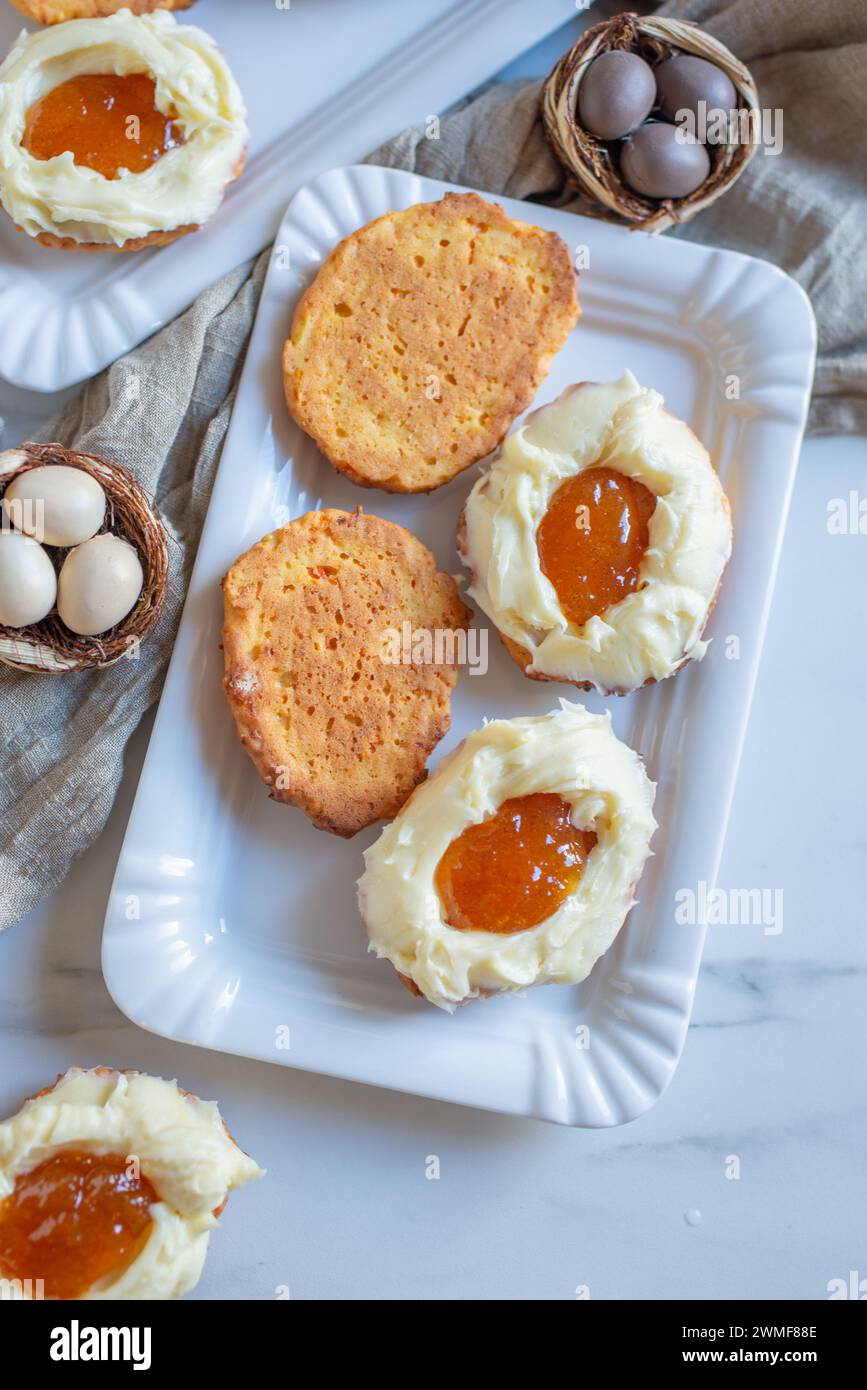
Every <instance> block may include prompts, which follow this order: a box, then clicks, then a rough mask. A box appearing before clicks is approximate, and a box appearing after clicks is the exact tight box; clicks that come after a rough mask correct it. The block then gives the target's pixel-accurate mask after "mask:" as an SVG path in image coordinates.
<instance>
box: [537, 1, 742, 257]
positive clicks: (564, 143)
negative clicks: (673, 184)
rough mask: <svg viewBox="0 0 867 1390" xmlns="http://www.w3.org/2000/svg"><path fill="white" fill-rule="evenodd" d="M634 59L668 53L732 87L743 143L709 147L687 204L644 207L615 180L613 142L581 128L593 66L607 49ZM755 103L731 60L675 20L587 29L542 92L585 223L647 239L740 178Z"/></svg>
mask: <svg viewBox="0 0 867 1390" xmlns="http://www.w3.org/2000/svg"><path fill="white" fill-rule="evenodd" d="M616 48H620V49H626V50H628V51H629V52H632V53H637V54H638V55H639V56H640V57H641V58H644V60H645V61H646V62H648V63H650V65H651V67H655V66H656V65H657V64H658V63H660V62H661V61H662V60H663V59H664V58H669V57H671V55H672V54H674V53H690V54H693V55H694V56H695V57H696V58H706V59H707V61H708V62H710V63H714V64H715V65H716V66H717V67H718V68H721V69H722V71H723V72H724V73H725V74H726V75H727V76H728V77H729V78H730V79H731V81H732V83H733V84H734V88H735V91H736V92H737V98H738V110H739V112H744V113H745V114H744V116H741V117H739V125H740V126H743V128H744V133H745V134H746V136H747V138H746V139H744V140H738V141H736V142H733V143H731V144H718V145H709V146H708V154H709V155H710V160H711V170H710V174H709V175H708V177H707V178H706V179H705V181H704V183H703V184H702V185H701V187H700V188H697V189H696V190H695V192H694V193H690V194H689V195H688V197H686V198H665V199H650V198H643V197H642V196H641V194H639V193H634V192H633V191H632V189H631V188H627V186H626V184H625V183H623V181H622V179H621V178H620V171H619V167H618V150H617V147H618V145H619V143H620V142H619V141H603V140H599V139H598V138H597V137H596V136H595V135H592V134H591V133H590V131H588V130H585V129H584V128H583V126H581V124H580V122H579V119H578V93H579V90H580V87H581V82H582V80H583V78H584V75H585V73H586V72H587V69H588V67H589V65H590V62H591V61H592V59H594V58H597V57H598V56H599V54H600V53H607V52H609V51H610V50H611V49H616ZM758 109H759V101H758V93H757V92H756V84H755V82H754V81H753V79H752V77H751V76H750V73H749V70H748V69H747V68H746V67H744V65H743V63H741V62H740V61H739V60H738V59H737V58H736V57H735V56H734V54H733V53H730V52H729V50H728V49H727V48H726V47H725V45H724V44H721V43H719V42H718V41H717V40H716V39H712V38H711V37H710V36H709V35H708V34H706V33H704V32H703V30H701V29H699V28H698V26H697V25H695V24H690V23H687V21H685V20H681V19H654V18H653V17H648V18H644V17H642V16H639V15H635V14H619V15H615V17H614V18H613V19H609V20H606V21H605V22H604V23H602V24H597V25H595V26H594V27H593V28H592V29H588V30H587V31H586V32H585V33H583V34H582V35H581V36H580V38H579V39H578V41H577V43H575V44H574V45H573V47H572V48H570V50H569V52H568V53H567V54H565V56H564V57H563V58H561V59H560V62H559V63H558V64H557V66H556V67H555V68H554V71H553V72H552V73H551V76H550V77H549V78H548V80H547V82H546V83H545V86H544V88H543V90H542V120H543V122H544V126H545V133H546V135H547V136H548V140H549V141H550V143H551V145H552V147H553V149H554V153H555V154H556V156H557V158H558V159H559V160H560V163H561V164H563V165H564V167H565V169H566V173H567V176H568V178H569V182H570V183H571V184H572V185H573V187H575V188H576V189H577V190H578V192H579V193H581V194H583V195H584V197H585V198H587V199H589V201H590V204H591V206H590V207H589V208H588V209H587V211H588V213H589V215H590V216H591V217H593V216H595V217H603V218H606V219H607V220H608V221H612V222H628V223H629V224H630V225H631V226H632V227H633V228H639V227H640V228H641V229H642V230H643V231H646V232H664V231H665V230H666V229H667V228H668V227H671V226H672V225H673V224H674V223H676V222H687V221H689V219H690V218H691V217H695V214H696V213H697V212H701V210H702V208H706V207H708V206H709V205H710V204H711V203H713V202H715V201H716V199H717V198H719V197H720V196H721V195H722V194H723V193H725V191H726V189H727V188H729V187H730V186H731V185H732V184H733V183H734V181H735V179H737V178H739V177H740V175H741V174H742V173H743V171H744V169H745V168H746V166H747V164H748V162H749V160H750V159H751V158H752V156H753V155H754V154H755V151H756V145H757V143H758V142H757V140H756V125H757V119H758V118H757V117H756V118H752V117H751V116H750V115H749V113H750V112H752V111H755V112H757V113H758Z"/></svg>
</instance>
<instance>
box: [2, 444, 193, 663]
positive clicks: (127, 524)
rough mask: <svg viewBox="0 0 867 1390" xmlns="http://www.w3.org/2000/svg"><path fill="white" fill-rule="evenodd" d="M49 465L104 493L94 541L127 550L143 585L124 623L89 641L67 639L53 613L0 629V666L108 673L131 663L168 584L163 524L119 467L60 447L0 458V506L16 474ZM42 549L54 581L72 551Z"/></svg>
mask: <svg viewBox="0 0 867 1390" xmlns="http://www.w3.org/2000/svg"><path fill="white" fill-rule="evenodd" d="M55 464H61V465H64V466H65V467H67V468H78V469H81V470H82V471H83V472H85V473H88V474H89V475H90V476H91V477H92V478H94V479H95V480H96V482H98V483H99V485H100V487H101V488H102V490H103V492H104V493H105V515H104V517H103V521H102V525H101V526H100V527H99V530H98V531H97V532H96V534H97V535H103V534H105V533H110V534H112V535H115V536H118V537H119V538H120V539H122V540H125V541H127V542H128V543H129V544H130V545H131V546H132V547H133V548H134V550H135V551H136V554H137V555H138V558H139V561H140V563H141V567H142V574H143V585H142V590H141V593H140V594H139V596H138V598H137V600H136V602H135V604H134V605H133V607H132V608H131V609H130V611H129V612H128V613H127V615H126V617H125V618H122V619H121V621H120V622H118V623H116V624H115V626H114V627H112V628H109V629H108V630H107V631H105V632H101V633H99V634H98V635H97V636H95V637H82V636H79V635H77V634H76V633H74V632H72V631H71V630H70V629H69V628H68V627H67V626H66V625H65V624H64V623H63V622H62V621H61V618H60V616H59V614H58V612H57V608H56V607H54V608H52V610H51V612H50V613H49V614H48V615H47V616H46V617H45V618H43V619H42V620H41V621H40V622H37V623H31V624H29V625H28V626H26V627H9V626H8V625H6V624H3V623H0V661H2V662H3V663H5V664H6V665H7V666H15V667H18V668H19V669H20V670H25V671H44V672H47V673H49V674H61V673H64V672H68V671H85V670H90V669H94V668H97V667H103V666H111V665H113V664H114V662H116V661H120V660H121V659H122V658H123V657H127V658H130V657H132V656H133V655H134V654H135V653H136V652H137V650H138V644H139V642H140V641H141V640H142V638H143V637H145V636H146V635H147V633H148V632H150V630H151V628H152V627H153V626H154V624H155V622H156V621H157V618H158V617H159V614H160V609H161V607H162V603H163V599H164V597H165V592H166V584H167V580H168V547H167V544H166V536H165V532H164V530H163V526H162V522H161V521H160V519H159V517H158V516H157V514H156V512H155V511H154V509H153V507H152V506H151V503H150V500H149V498H148V495H147V493H146V492H145V491H144V489H143V488H142V487H141V485H140V484H139V483H138V482H136V480H135V478H134V477H133V476H132V474H131V473H130V472H129V471H128V470H127V469H126V468H124V467H123V466H122V465H121V464H119V463H114V462H112V461H111V460H109V459H105V458H100V457H99V456H98V455H96V454H82V453H76V452H75V451H74V450H71V449H64V448H63V447H62V445H60V444H34V443H25V444H19V445H17V446H16V447H15V448H14V449H7V450H5V451H4V452H2V453H0V499H2V497H3V496H4V495H5V493H6V491H7V489H8V488H9V486H10V484H11V483H12V482H13V481H14V480H15V479H16V478H18V477H20V476H21V475H22V474H23V473H26V472H28V471H29V470H30V469H33V468H42V467H45V466H51V465H55ZM4 524H5V518H4ZM43 548H44V550H45V552H46V554H47V555H48V557H49V559H50V560H51V563H52V564H53V566H54V569H55V572H56V573H57V574H59V573H60V570H61V568H62V566H63V562H64V560H65V559H66V557H67V555H68V554H69V553H70V551H71V550H72V549H73V548H74V547H70V546H66V547H63V546H59V545H48V544H45V545H44V547H43Z"/></svg>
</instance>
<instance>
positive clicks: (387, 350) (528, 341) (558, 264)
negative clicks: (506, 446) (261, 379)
mask: <svg viewBox="0 0 867 1390" xmlns="http://www.w3.org/2000/svg"><path fill="white" fill-rule="evenodd" d="M577 319H578V291H577V281H576V277H575V273H574V271H573V268H572V263H571V259H570V255H569V250H568V248H567V246H566V245H565V243H564V242H563V241H562V240H561V239H560V237H558V236H556V235H555V234H554V233H553V232H546V231H543V230H542V229H541V228H540V227H533V226H530V225H529V224H528V223H526V222H516V221H514V220H513V219H512V218H510V217H507V216H506V214H505V212H504V211H503V209H502V208H501V207H499V206H498V205H497V204H495V203H487V202H485V201H484V199H482V198H480V197H478V196H477V194H475V193H447V194H446V196H445V197H444V198H443V199H442V201H441V202H438V203H420V204H417V205H416V206H414V207H410V208H407V209H406V210H405V211H403V212H390V213H387V214H386V215H385V216H384V217H380V218H377V219H376V221H374V222H370V223H368V224H367V226H365V227H361V228H360V229H359V230H358V231H357V232H354V233H353V234H352V235H351V236H349V237H347V238H346V240H345V241H342V242H341V243H340V245H339V246H337V247H336V248H335V250H334V251H333V252H332V253H331V255H330V256H329V257H328V259H327V260H326V261H325V263H324V265H323V266H322V268H321V270H320V271H319V274H318V275H317V276H316V279H315V280H314V281H313V284H312V285H311V286H310V287H309V289H308V290H307V291H306V293H305V294H304V296H303V297H302V299H301V301H300V303H299V304H298V307H297V309H296V311H295V316H294V319H293V321H292V333H291V337H290V338H289V339H288V341H287V342H286V345H285V348H284V350H283V380H284V387H285V392H286V401H287V404H288V406H289V411H290V414H291V415H292V417H293V418H294V419H295V420H296V421H297V423H298V424H299V425H300V426H301V428H302V429H303V430H305V431H306V432H307V434H309V435H311V436H312V438H313V439H314V440H315V442H316V444H317V445H318V446H319V449H320V450H321V451H322V453H323V454H324V455H325V457H326V458H327V459H328V460H329V462H330V463H332V464H333V465H334V467H335V468H337V469H338V470H339V471H340V472H341V473H345V474H346V475H347V476H348V477H350V478H352V479H353V481H354V482H356V483H361V484H363V485H364V486H366V487H379V488H384V489H385V490H386V491H388V492H429V491H430V490H431V489H432V488H436V487H439V486H441V484H443V483H447V482H448V481H449V479H451V478H453V477H455V475H456V474H457V473H460V472H461V470H462V469H464V468H468V467H469V466H470V464H472V463H476V462H477V461H478V460H479V459H481V458H484V457H485V456H486V455H487V454H489V453H490V452H491V450H492V449H494V448H496V446H497V445H498V444H499V443H500V441H501V440H502V438H503V436H504V435H505V433H506V431H507V430H508V428H509V426H510V425H511V424H512V421H513V420H514V419H515V417H516V416H517V415H519V414H520V413H521V411H522V410H524V409H525V408H526V407H527V406H528V405H529V404H530V402H531V401H532V399H533V396H534V395H535V393H536V390H537V388H538V386H539V384H540V382H541V381H542V380H543V378H544V377H545V376H546V375H547V373H548V369H549V367H550V364H551V359H552V357H553V356H554V354H555V353H556V352H557V351H558V350H559V349H560V348H561V347H562V346H563V343H564V342H565V341H566V338H567V336H568V334H569V332H570V331H571V329H572V328H573V326H574V324H575V323H576V321H577Z"/></svg>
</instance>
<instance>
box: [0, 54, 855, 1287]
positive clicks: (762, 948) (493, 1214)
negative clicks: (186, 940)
mask: <svg viewBox="0 0 867 1390" xmlns="http://www.w3.org/2000/svg"><path fill="white" fill-rule="evenodd" d="M564 46H565V44H563V43H561V44H560V48H559V49H557V50H555V51H560V50H561V49H562V47H564ZM542 57H543V58H544V59H545V60H547V52H545V51H543V54H542ZM535 61H539V59H538V58H537V59H536V60H535ZM520 70H529V71H532V70H534V69H533V66H532V61H531V63H530V65H529V66H526V65H525V66H524V68H522V69H520ZM538 70H540V71H541V70H544V65H540V66H539V68H538ZM47 405H48V403H47V402H45V401H44V400H42V399H37V398H34V397H30V398H26V397H25V396H24V395H23V394H22V393H15V394H13V393H10V391H9V388H3V387H2V386H0V412H2V413H3V414H5V415H6V417H7V422H8V433H7V439H9V438H11V437H12V433H13V431H14V432H15V433H16V435H17V437H21V436H23V435H24V434H26V432H27V428H28V427H32V424H33V423H35V421H36V420H38V419H39V418H41V417H42V416H43V415H44V413H45V411H46V409H47ZM864 443H865V441H864V440H863V439H823V440H809V441H807V443H806V444H805V445H804V449H803V454H802V459H801V465H800V471H799V475H798V480H797V483H796V489H795V495H794V501H793V505H792V513H791V519H790V522H789V528H788V533H787V537H786V543H785V549H784V553H783V559H782V565H781V570H780V576H779V582H778V586H777V592H776V596H775V600H774V605H773V609H772V613H771V618H770V624H769V628H768V637H767V642H766V647H765V652H764V657H763V661H762V666H761V671H760V674H759V680H758V686H757V690H756V696H755V702H754V705H753V712H752V717H751V720H750V726H749V731H748V735H747V740H746V745H745V748H744V754H743V762H742V765H741V771H740V776H739V781H738V788H737V793H736V796H735V800H734V804H733V807H732V815H731V824H730V829H729V835H728V840H727V845H726V850H725V855H724V859H723V863H722V868H721V872H720V879H719V883H720V886H721V887H723V888H763V889H769V890H772V891H773V890H776V889H780V890H782V893H783V900H782V901H783V929H782V931H780V932H779V933H777V934H767V933H766V932H765V931H763V929H762V928H761V927H748V926H725V927H721V926H718V927H714V926H711V927H710V928H709V932H708V940H707V947H706V952H705V960H704V964H703V967H702V972H701V977H700V981H699V986H698V993H697V999H696V1007H695V1013H694V1017H693V1023H692V1027H691V1029H690V1033H689V1038H688V1040H687V1044H686V1049H685V1053H684V1056H683V1060H682V1062H681V1065H680V1067H679V1069H678V1071H677V1074H676V1076H675V1078H674V1081H673V1083H672V1085H671V1087H670V1089H669V1091H668V1092H667V1093H666V1095H665V1096H664V1097H663V1098H662V1099H661V1101H660V1102H659V1103H658V1104H657V1105H656V1107H655V1108H654V1109H653V1110H651V1111H650V1112H649V1113H648V1114H647V1115H645V1116H644V1117H642V1118H641V1119H639V1120H637V1121H636V1122H635V1123H633V1124H631V1125H629V1126H626V1127H625V1128H621V1129H615V1130H609V1131H594V1132H582V1131H573V1130H566V1129H559V1128H557V1127H555V1126H552V1125H546V1124H544V1123H541V1122H536V1121H528V1120H515V1119H511V1118H506V1117H500V1116H496V1115H491V1114H482V1113H476V1112H474V1111H471V1110H466V1109H462V1108H459V1107H455V1106H448V1105H444V1104H440V1103H437V1102H431V1101H425V1100H420V1099H416V1098H413V1097H408V1096H403V1095H399V1094H393V1093H390V1092H385V1091H381V1090H377V1089H374V1088H371V1087H362V1086H356V1085H353V1084H351V1083H346V1082H341V1081H335V1080H331V1079H326V1078H322V1077H317V1076H314V1075H307V1074H303V1073H296V1072H292V1071H289V1070H285V1069H283V1068H279V1067H276V1066H268V1065H266V1064H263V1063H256V1062H247V1061H244V1060H241V1059H238V1058H232V1057H227V1056H221V1055H218V1054H214V1053H209V1052H206V1051H204V1050H201V1049H196V1048H190V1047H185V1046H182V1045H178V1044H172V1043H169V1042H166V1041H164V1040H162V1039H159V1038H156V1037H154V1036H151V1035H150V1034H147V1033H144V1032H142V1031H141V1030H139V1029H137V1028H136V1027H135V1026H134V1025H132V1024H131V1023H129V1022H127V1021H126V1020H125V1019H124V1017H123V1016H122V1015H121V1014H120V1013H119V1012H118V1010H117V1009H116V1007H115V1006H114V1004H113V1003H112V1001H111V999H110V998H109V995H108V993H107V991H106V989H105V986H104V984H103V981H102V977H101V974H100V968H99V947H100V936H101V931H102V919H103V914H104V908H105V902H106V898H107V895H108V891H109V886H110V883H111V878H112V874H113V870H114V865H115V861H116V858H117V854H118V851H119V848H120V844H121V840H122V837H123V832H124V827H125V824H126V819H127V816H128V813H129V808H130V804H131V800H132V796H133V792H134V789H135V784H136V778H137V775H138V771H139V769H140V766H141V760H142V757H143V754H144V750H145V747H146V744H147V737H148V733H149V721H148V723H147V727H143V728H142V729H140V730H139V732H138V734H137V735H136V737H135V738H134V739H133V741H132V744H131V746H130V748H129V751H128V754H127V760H126V761H127V766H126V773H125V777H124V782H123V788H122V792H121V795H120V797H119V799H118V801H117V804H116V805H115V807H114V810H113V812H112V815H111V818H110V821H109V824H108V827H107V829H106V831H105V833H104V834H103V836H102V837H101V839H100V841H99V842H98V844H97V845H96V846H95V847H94V848H93V849H92V850H91V851H90V852H89V853H88V854H87V855H85V856H84V857H83V858H82V859H81V860H79V861H78V862H77V863H76V865H75V866H74V867H73V870H72V872H71V873H70V875H69V877H68V879H67V880H66V882H65V883H64V885H63V886H62V888H61V889H60V891H58V892H57V893H56V894H55V895H54V896H53V898H51V899H50V900H49V901H48V902H47V903H45V904H44V905H43V906H42V907H41V908H40V909H39V910H38V911H37V912H35V913H33V914H32V915H31V917H30V918H29V919H27V920H26V921H24V922H22V923H21V924H20V925H19V926H18V927H16V928H14V929H13V930H12V931H10V932H7V933H5V934H4V935H3V937H2V938H0V1059H2V1060H0V1114H8V1113H11V1112H12V1111H13V1110H14V1109H15V1108H17V1106H18V1104H19V1102H20V1100H21V1098H22V1097H23V1096H24V1095H26V1094H28V1093H31V1092H33V1091H35V1090H37V1089H39V1088H40V1087H41V1086H43V1085H45V1084H46V1083H47V1082H48V1081H49V1080H50V1079H51V1078H52V1077H53V1076H54V1074H55V1073H56V1072H58V1071H63V1070H65V1069H66V1067H67V1066H69V1065H72V1064H80V1065H93V1064H96V1063H100V1062H103V1063H110V1064H113V1065H117V1066H122V1067H123V1066H130V1067H141V1068H144V1069H145V1070H148V1071H152V1072H155V1073H159V1074H163V1075H167V1076H177V1077H178V1078H179V1079H180V1080H181V1082H182V1084H183V1085H184V1086H185V1087H187V1088H188V1089H190V1090H193V1091H196V1092H198V1093H199V1094H200V1095H202V1096H205V1097H207V1098H209V1099H216V1100H218V1101H219V1102H220V1105H221V1108H222V1110H223V1113H224V1115H225V1116H226V1119H227V1121H228V1123H229V1125H230V1127H231V1129H232V1130H233V1132H234V1133H235V1134H236V1135H237V1136H238V1137H239V1139H240V1141H241V1143H242V1144H243V1146H244V1147H245V1148H246V1149H247V1150H248V1151H249V1152H250V1153H252V1154H253V1155H254V1156H255V1157H256V1159H257V1160H258V1161H259V1162H260V1163H261V1164H262V1165H263V1166H264V1167H266V1168H267V1169H268V1177H267V1178H266V1179H265V1180H264V1181H263V1182H261V1183H257V1184H254V1185H253V1186H251V1187H249V1188H247V1189H246V1190H245V1191H243V1192H242V1193H240V1194H238V1195H237V1196H235V1197H234V1198H233V1199H232V1201H231V1202H230V1204H229V1207H228V1209H227V1212H226V1214H225V1216H224V1217H223V1219H222V1221H221V1223H220V1229H219V1230H218V1231H217V1232H216V1234H215V1236H214V1239H213V1242H212V1247H211V1254H210V1257H209V1260H208V1264H207V1266H206V1270H205V1275H204V1277H203V1279H202V1282H201V1284H200V1286H199V1288H198V1289H197V1291H196V1293H195V1294H194V1295H192V1297H195V1298H202V1299H223V1298H224V1299H272V1298H275V1297H276V1296H278V1290H281V1289H283V1288H285V1287H286V1286H288V1289H289V1291H290V1296H291V1297H293V1298H300V1299H323V1298H335V1299H357V1298H365V1299H367V1298H375V1299H389V1298H396V1299H415V1298H433V1299H441V1298H458V1299H471V1298H479V1297H481V1298H489V1299H547V1298H552V1299H572V1298H575V1297H576V1296H577V1293H576V1291H577V1290H579V1289H581V1288H587V1289H589V1295H590V1297H591V1298H597V1299H598V1298H617V1299H633V1298H662V1299H669V1298H699V1299H715V1298H734V1297H737V1298H745V1299H750V1298H753V1299H765V1298H790V1299H794V1298H806V1299H813V1298H818V1299H821V1298H825V1297H827V1291H826V1290H827V1284H828V1281H829V1280H831V1279H834V1278H844V1279H845V1278H848V1276H849V1271H850V1270H853V1269H855V1270H859V1271H860V1273H861V1275H862V1277H864V1276H867V1218H865V1204H864V1201H863V1175H864V1158H863V1155H864V1116H865V1101H867V1077H865V1068H864V1065H863V1062H864V1055H865V1044H867V1011H865V1008H864V1002H863V999H864V990H865V984H867V933H865V931H864V925H863V919H864V909H863V904H864V902H865V900H867V855H865V825H864V810H863V808H864V745H863V740H864V735H863V710H864V708H865V703H867V609H865V605H864V602H863V588H864V578H863V576H864V551H865V546H867V540H865V538H864V537H862V536H852V535H844V536H838V535H831V534H830V533H829V531H828V527H827V515H828V505H829V502H830V501H831V499H833V498H838V497H840V498H848V496H849V493H850V491H851V490H852V489H854V488H857V487H858V486H859V484H861V480H862V478H863V467H864V465H863V460H864ZM805 638H807V639H808V640H805ZM433 1154H435V1155H437V1156H438V1158H439V1161H440V1177H439V1179H438V1180H436V1181H430V1180H428V1178H427V1177H426V1171H427V1164H426V1160H427V1159H428V1157H429V1156H430V1155H433ZM734 1159H737V1160H738V1162H737V1163H734V1162H733V1160H734ZM733 1173H739V1176H731V1175H732V1174H733ZM284 1296H285V1295H284Z"/></svg>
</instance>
